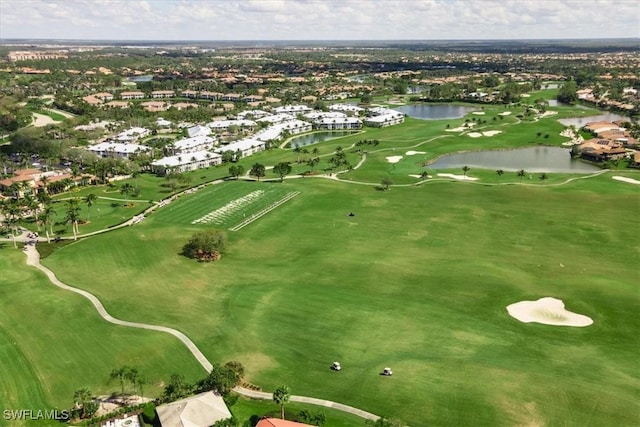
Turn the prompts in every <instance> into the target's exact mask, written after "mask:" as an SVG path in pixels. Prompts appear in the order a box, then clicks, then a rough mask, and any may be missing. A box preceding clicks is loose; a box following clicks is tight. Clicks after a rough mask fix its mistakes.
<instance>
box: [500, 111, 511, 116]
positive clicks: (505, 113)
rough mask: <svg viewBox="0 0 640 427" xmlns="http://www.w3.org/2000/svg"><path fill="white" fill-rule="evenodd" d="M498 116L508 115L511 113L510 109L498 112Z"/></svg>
mask: <svg viewBox="0 0 640 427" xmlns="http://www.w3.org/2000/svg"><path fill="white" fill-rule="evenodd" d="M498 115H499V116H510V115H511V111H504V112H502V113H500V114H498Z"/></svg>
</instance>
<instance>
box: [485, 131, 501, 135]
mask: <svg viewBox="0 0 640 427" xmlns="http://www.w3.org/2000/svg"><path fill="white" fill-rule="evenodd" d="M500 133H502V131H501V130H488V131H486V132H482V134H483V135H484V136H496V135H498V134H500Z"/></svg>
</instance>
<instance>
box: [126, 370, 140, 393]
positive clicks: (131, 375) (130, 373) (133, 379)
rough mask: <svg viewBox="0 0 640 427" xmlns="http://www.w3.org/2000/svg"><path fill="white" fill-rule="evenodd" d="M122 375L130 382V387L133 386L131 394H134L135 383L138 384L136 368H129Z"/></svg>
mask: <svg viewBox="0 0 640 427" xmlns="http://www.w3.org/2000/svg"><path fill="white" fill-rule="evenodd" d="M124 376H125V378H126V379H128V380H129V382H130V383H131V387H132V388H133V394H136V385H137V384H138V377H139V375H138V369H137V368H129V369H128V370H127V372H126V373H125V374H124Z"/></svg>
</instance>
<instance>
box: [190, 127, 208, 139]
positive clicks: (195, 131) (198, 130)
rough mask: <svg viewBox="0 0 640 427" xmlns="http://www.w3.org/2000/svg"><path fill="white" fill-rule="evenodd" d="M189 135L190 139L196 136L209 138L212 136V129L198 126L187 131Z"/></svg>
mask: <svg viewBox="0 0 640 427" xmlns="http://www.w3.org/2000/svg"><path fill="white" fill-rule="evenodd" d="M187 135H189V137H190V138H193V137H196V136H208V135H211V129H210V128H208V127H207V126H200V125H196V126H192V127H190V128H188V129H187Z"/></svg>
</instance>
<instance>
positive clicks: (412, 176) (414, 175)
mask: <svg viewBox="0 0 640 427" xmlns="http://www.w3.org/2000/svg"><path fill="white" fill-rule="evenodd" d="M409 176H410V177H411V178H422V175H416V174H409ZM427 178H433V177H432V176H431V175H427Z"/></svg>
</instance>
